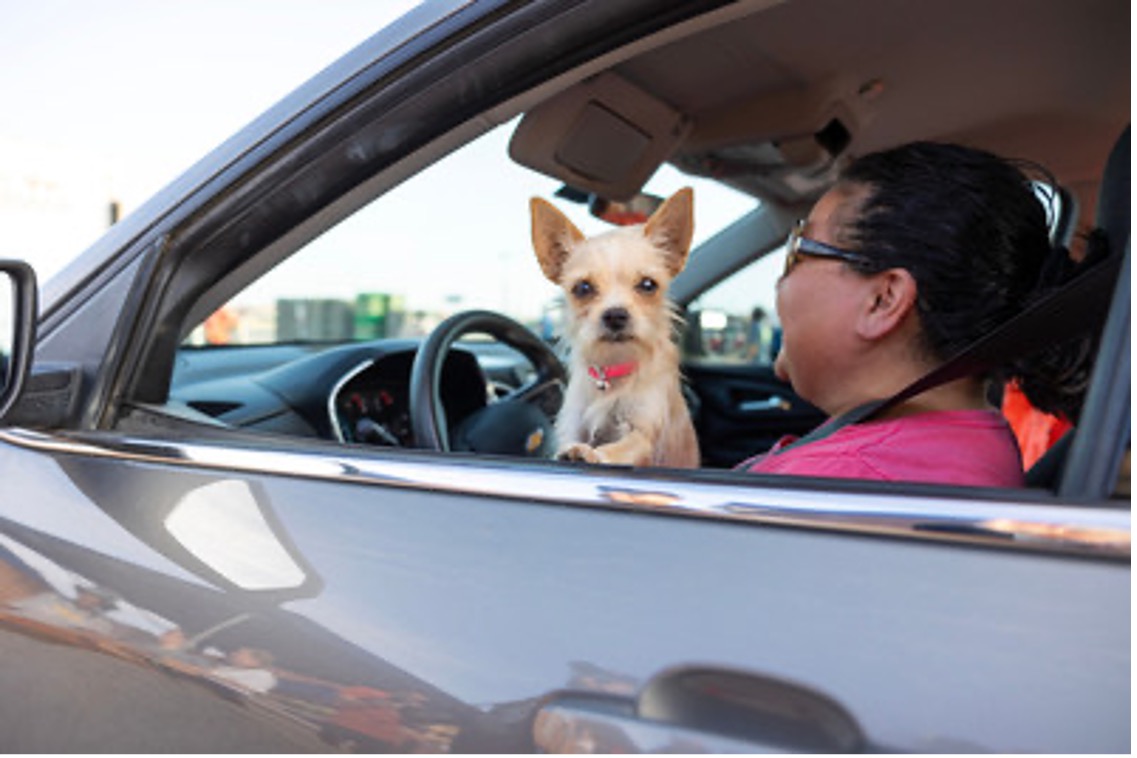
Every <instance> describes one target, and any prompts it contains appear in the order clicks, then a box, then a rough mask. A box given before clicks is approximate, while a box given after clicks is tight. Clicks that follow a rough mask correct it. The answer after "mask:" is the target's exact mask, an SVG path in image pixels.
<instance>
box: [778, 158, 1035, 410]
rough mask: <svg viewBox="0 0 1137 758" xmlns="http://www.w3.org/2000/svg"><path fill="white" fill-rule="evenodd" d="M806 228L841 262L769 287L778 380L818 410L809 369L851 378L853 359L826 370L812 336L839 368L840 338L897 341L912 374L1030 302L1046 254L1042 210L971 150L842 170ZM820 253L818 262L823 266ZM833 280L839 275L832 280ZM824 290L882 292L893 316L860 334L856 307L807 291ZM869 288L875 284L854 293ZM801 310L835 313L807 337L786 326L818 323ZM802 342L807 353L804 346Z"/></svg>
mask: <svg viewBox="0 0 1137 758" xmlns="http://www.w3.org/2000/svg"><path fill="white" fill-rule="evenodd" d="M804 231H805V233H806V234H807V235H808V237H810V238H811V239H814V240H816V241H821V242H825V243H827V244H829V245H831V246H833V247H836V248H839V249H840V250H841V251H844V252H846V253H849V254H851V255H850V256H847V257H846V258H845V259H844V260H842V259H841V258H838V257H835V256H833V257H829V259H828V260H827V261H825V263H824V264H813V265H811V273H810V274H808V275H803V276H801V278H800V280H799V281H793V284H792V286H791V284H790V283H791V281H792V280H793V279H794V277H790V276H787V277H785V280H786V281H784V282H783V284H782V285H780V288H779V298H780V301H782V300H784V301H786V302H785V304H784V305H785V307H786V309H787V310H788V311H790V312H789V313H786V314H785V317H784V318H783V324H784V325H785V328H786V344H787V348H788V354H787V355H786V356H782V358H781V360H780V363H781V364H782V365H781V366H780V370H781V373H782V374H783V376H788V377H789V378H791V379H792V380H793V381H794V384H795V387H797V388H798V390H799V392H802V390H803V389H804V390H805V392H802V394H803V396H805V397H807V398H808V399H811V400H813V401H814V402H817V403H818V404H819V405H821V406H822V407H823V408H825V405H823V404H821V403H820V402H818V401H819V399H824V398H823V396H822V395H823V393H821V392H818V395H819V397H816V398H810V397H809V394H808V393H809V392H813V391H817V390H815V388H814V386H812V385H811V383H812V384H816V383H818V382H821V383H824V380H823V379H819V374H817V370H818V369H819V368H824V369H826V370H829V371H831V372H832V371H833V370H834V369H839V370H845V371H849V370H850V369H849V367H855V366H856V365H857V364H856V356H855V355H853V358H852V359H850V360H848V361H844V364H843V365H830V366H827V367H826V366H824V365H823V363H824V361H822V360H821V358H820V357H819V356H818V355H815V354H813V353H816V350H812V348H813V347H814V346H815V345H816V342H815V340H816V339H820V340H821V342H823V343H824V342H826V341H827V342H828V343H829V344H828V345H823V346H822V347H823V349H825V350H829V351H830V353H831V354H832V355H836V356H837V364H841V363H842V360H841V358H842V356H841V355H840V353H839V351H840V350H841V349H843V348H845V347H847V346H848V345H849V343H850V341H852V342H853V343H856V342H857V341H858V340H860V341H861V342H863V343H864V344H866V345H867V344H869V343H871V342H872V341H873V340H874V339H876V337H877V336H881V337H884V338H887V339H888V340H890V341H891V342H892V343H894V344H895V343H898V342H902V343H903V344H906V345H907V347H908V349H909V351H910V354H911V356H912V357H913V361H912V366H913V367H918V366H919V364H920V363H923V364H924V365H925V367H930V366H934V365H936V364H938V363H940V362H942V361H944V360H946V359H948V358H950V357H951V356H952V355H954V354H955V353H957V352H958V351H960V350H961V349H963V348H964V347H966V346H967V345H969V344H970V343H972V342H974V341H975V340H976V339H978V338H979V337H981V336H982V335H984V334H987V333H988V332H990V331H991V330H992V329H994V328H995V327H996V326H997V325H999V324H1000V323H1002V322H1004V321H1006V320H1007V319H1008V318H1010V317H1011V316H1012V315H1014V314H1015V313H1017V312H1018V311H1020V310H1021V309H1022V308H1023V307H1024V305H1025V304H1027V302H1028V301H1029V299H1030V298H1031V297H1032V295H1033V294H1034V293H1035V291H1036V288H1037V287H1038V284H1039V278H1040V273H1041V271H1042V268H1043V266H1044V264H1045V263H1046V261H1047V258H1048V257H1049V256H1050V255H1051V252H1052V246H1051V243H1050V238H1049V229H1048V225H1047V220H1046V211H1045V209H1044V208H1043V206H1042V203H1040V202H1039V199H1038V197H1037V195H1036V193H1035V190H1034V187H1033V185H1032V183H1031V181H1030V179H1029V178H1028V177H1027V176H1025V175H1024V173H1023V172H1022V171H1021V170H1020V169H1019V168H1018V167H1016V166H1015V165H1014V164H1012V163H1011V162H1009V161H1007V160H1004V159H1002V158H1000V157H998V156H995V155H993V154H991V153H987V152H983V151H980V150H974V149H971V148H966V147H962V146H958V145H948V144H937V143H926V142H920V143H912V144H908V145H904V146H901V147H898V148H894V149H891V150H887V151H883V152H879V153H874V154H870V155H866V156H864V157H862V158H860V159H858V160H856V161H855V162H853V163H852V164H850V165H849V166H848V167H847V168H846V169H845V171H844V172H842V174H841V177H840V179H839V181H838V183H837V185H836V186H835V187H834V188H833V189H832V190H830V191H829V192H828V193H826V195H825V196H824V197H822V199H821V200H819V201H818V203H817V205H816V206H815V207H814V209H813V211H812V212H811V213H810V217H809V220H808V222H807V225H806V228H805V230H804ZM802 250H803V251H804V252H805V256H804V257H803V258H802V260H807V259H808V255H809V248H808V247H805V246H803V247H802ZM821 253H822V255H820V256H818V257H824V251H821ZM795 276H798V275H795ZM834 276H841V277H844V278H843V279H842V280H841V281H840V282H839V283H837V280H833V279H832V277H834ZM807 277H808V279H809V281H806V278H807ZM827 277H828V280H827ZM850 277H852V278H850ZM827 281H828V283H829V284H834V285H835V287H836V290H839V291H840V293H842V294H845V293H848V292H849V291H850V287H853V288H856V287H857V286H859V285H858V282H860V283H861V285H860V286H862V289H861V291H857V292H855V294H856V295H857V296H860V297H862V298H864V297H865V296H866V294H867V296H868V297H870V298H878V297H879V295H880V294H881V293H883V294H884V302H885V303H886V304H888V302H889V298H896V301H895V303H894V304H895V305H897V306H898V310H896V311H895V312H892V313H893V315H894V316H895V318H894V319H893V320H891V321H879V320H878V321H877V322H874V323H875V327H874V328H876V329H877V332H875V333H870V332H866V331H865V330H864V328H863V324H862V323H861V322H858V321H857V320H856V319H858V318H861V317H862V316H865V315H866V314H867V313H868V311H866V310H865V308H864V306H863V304H862V306H860V310H857V309H855V308H853V309H844V310H842V303H841V302H840V300H839V299H837V298H838V296H837V295H836V294H834V292H820V291H816V290H817V289H819V288H821V287H824V286H826V283H827ZM838 284H839V286H837V285H838ZM868 284H871V285H873V287H872V288H869V289H864V285H868ZM886 285H889V286H887V287H885V286H886ZM881 287H885V288H884V289H882V288H881ZM806 289H815V291H814V292H812V293H806V292H804V290H806ZM795 301H796V302H795ZM807 302H808V303H809V307H812V308H822V309H831V308H832V309H835V312H834V313H832V314H830V316H831V317H830V318H829V319H828V325H827V326H822V325H819V324H816V323H815V324H814V325H813V329H812V330H811V332H810V335H811V338H810V340H807V339H806V329H804V328H801V329H797V328H795V327H797V326H800V324H794V325H791V324H789V323H787V322H788V321H789V320H790V319H791V318H792V319H793V320H795V321H800V320H804V321H805V322H806V325H807V326H808V324H809V322H810V321H816V320H817V319H818V318H819V314H817V313H815V312H811V311H809V308H808V307H807V305H806V303H807ZM884 313H885V315H887V312H884ZM858 314H860V315H858ZM820 315H822V316H823V315H824V313H822V314H820ZM854 327H857V328H854ZM791 331H795V332H796V334H791ZM870 331H871V330H870ZM861 338H864V339H861ZM811 341H812V342H814V344H813V345H810V347H809V349H807V348H806V347H805V346H804V345H803V343H807V342H811ZM794 342H796V344H793V343H794ZM811 350H812V353H811ZM833 351H837V352H833ZM861 354H867V353H865V352H864V351H862V353H861ZM899 354H900V353H896V351H893V353H892V355H894V356H895V355H899ZM850 355H852V353H850ZM886 355H887V354H886ZM845 357H848V356H845ZM878 373H879V370H878ZM830 384H832V382H830ZM799 385H800V386H799ZM820 389H821V390H824V389H826V388H825V387H821V388H820ZM830 389H832V387H830ZM876 389H877V388H874V390H876ZM896 389H899V387H897V388H896ZM826 410H830V409H829V408H826Z"/></svg>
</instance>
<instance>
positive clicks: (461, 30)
mask: <svg viewBox="0 0 1137 758" xmlns="http://www.w3.org/2000/svg"><path fill="white" fill-rule="evenodd" d="M693 5H696V4H683V3H671V4H659V3H596V4H576V3H538V4H524V5H517V6H514V5H512V4H502V5H500V6H498V5H497V4H487V5H486V6H479V7H474V8H464V9H455V8H452V7H446V8H443V9H437V8H436V10H438V12H437V13H434V15H426V16H423V17H422V18H421V19H420V21H421V23H420V25H418V26H416V27H414V29H413V33H412V32H410V31H406V30H404V32H403V34H402V36H391V35H393V34H394V33H393V32H392V33H390V34H389V35H387V36H384V35H380V36H378V37H376V38H375V39H374V40H372V41H371V42H370V43H368V44H366V45H365V46H363V47H362V48H361V49H360V50H357V51H356V52H354V53H353V54H352V55H351V56H349V59H348V60H347V61H346V62H344V63H343V64H341V66H340V67H338V68H333V69H330V70H329V71H328V72H325V74H323V75H321V77H320V78H318V79H317V80H315V81H314V83H312V84H310V85H308V86H307V87H306V88H304V89H302V90H301V91H299V93H298V94H297V95H296V96H294V98H293V99H291V100H289V101H286V103H285V104H284V105H282V106H281V107H279V108H278V109H277V110H276V111H275V116H274V117H273V118H268V119H267V123H261V124H260V125H259V126H257V125H254V126H253V127H250V130H249V131H247V132H246V133H244V135H243V137H240V138H238V139H237V140H236V141H235V142H234V143H231V144H230V145H229V146H228V147H227V148H225V149H223V150H222V151H221V152H219V153H218V154H216V155H215V156H213V157H212V158H211V159H208V160H207V161H206V162H205V163H203V164H201V165H199V166H198V167H197V168H195V169H194V170H193V172H191V175H190V176H189V177H188V178H187V179H184V180H182V181H181V182H180V183H178V184H176V185H175V186H173V187H172V188H171V189H170V190H168V191H167V194H166V195H164V196H162V197H161V198H160V199H159V200H158V201H155V203H154V204H153V205H152V206H151V207H150V209H149V211H148V213H149V214H150V215H146V214H143V216H140V217H139V218H138V219H137V220H136V221H134V222H131V223H132V224H134V226H126V227H123V229H120V230H118V231H116V232H115V234H114V235H113V236H112V237H111V238H109V239H108V240H107V241H104V242H103V243H100V245H99V246H97V247H96V248H94V249H93V250H92V251H91V252H90V253H88V255H87V258H86V260H85V262H83V263H82V266H81V267H80V268H78V269H73V270H72V272H70V273H68V274H65V276H64V277H63V278H62V279H61V280H60V281H59V282H58V283H56V284H53V285H52V286H51V287H49V288H48V294H49V296H50V297H49V298H48V303H47V308H46V309H45V314H44V318H43V319H42V321H41V336H40V342H39V344H38V346H37V347H38V356H37V360H38V361H39V362H40V368H39V373H38V374H36V375H34V376H33V377H32V379H31V382H30V386H29V391H28V394H27V395H26V396H25V399H24V401H23V402H22V403H21V406H20V407H17V408H16V409H15V411H14V413H13V414H12V415H10V416H9V417H7V418H6V419H5V422H4V427H3V428H2V429H0V482H3V483H4V484H3V487H4V489H3V494H4V496H3V498H2V499H0V570H2V571H3V572H4V574H3V576H4V577H5V578H4V581H3V582H2V584H0V586H2V587H3V591H4V597H3V611H2V615H0V640H2V644H3V646H4V649H5V660H6V661H10V662H11V666H10V667H9V668H8V669H7V670H9V671H10V672H12V674H11V675H9V676H6V677H5V678H4V681H3V682H2V683H0V702H2V705H3V707H0V734H2V735H3V737H0V741H2V742H3V744H4V745H5V747H9V748H11V749H13V750H26V751H32V750H49V751H59V752H63V751H72V750H79V749H86V750H117V751H126V752H129V751H148V750H159V749H161V750H170V749H177V750H181V751H185V752H197V751H252V750H265V751H269V750H272V751H280V752H284V751H287V752H301V751H308V750H314V751H327V750H329V749H345V750H367V751H380V750H385V751H402V752H411V751H457V752H464V751H470V752H472V751H487V752H510V751H536V750H546V751H571V750H578V751H588V750H590V751H597V752H621V751H624V750H639V751H660V752H661V751H669V750H682V751H685V752H694V751H698V750H711V751H741V752H762V751H792V750H803V751H815V752H838V751H845V750H871V751H892V750H898V751H906V752H907V751H931V752H964V751H979V750H992V751H1000V752H1011V751H1016V752H1017V751H1036V750H1037V751H1045V752H1062V751H1077V752H1098V751H1101V752H1119V751H1122V750H1124V749H1125V746H1126V745H1128V743H1129V738H1130V734H1129V718H1130V716H1129V714H1130V707H1131V702H1130V683H1129V668H1130V658H1129V649H1130V627H1129V617H1130V571H1129V546H1130V543H1129V535H1130V519H1129V511H1128V508H1127V507H1126V503H1125V497H1127V495H1125V494H1124V493H1115V491H1114V481H1115V478H1116V477H1115V474H1116V472H1115V471H1103V472H1099V473H1098V474H1095V475H1093V476H1089V477H1087V478H1086V479H1085V481H1084V482H1083V483H1082V484H1081V485H1079V487H1078V489H1077V490H1076V491H1074V492H1070V493H1066V494H1063V495H1061V496H1059V495H1057V494H1055V493H1053V492H1050V491H1043V490H1037V491H1030V490H1024V491H1021V492H1019V491H1013V492H1012V491H1001V490H999V491H997V490H965V491H961V490H959V489H953V488H942V487H935V486H912V485H897V484H891V485H889V484H879V483H876V484H873V483H859V482H833V481H811V480H791V481H787V480H778V479H773V478H768V477H758V476H753V477H746V476H741V475H739V474H733V473H730V472H718V471H711V470H708V471H699V472H683V471H674V470H639V469H627V468H619V467H613V468H591V467H582V466H575V465H570V464H564V463H558V462H553V461H542V460H519V459H516V458H508V457H504V456H475V455H461V454H453V453H451V454H447V453H442V452H437V451H429V450H414V449H405V448H396V447H375V448H366V447H361V446H350V445H342V444H336V443H334V442H331V441H329V440H326V439H317V438H314V437H308V436H303V435H299V434H288V435H281V434H266V433H262V432H253V431H249V430H246V429H237V428H232V427H229V426H225V425H222V424H218V423H216V421H215V420H212V421H211V420H210V414H208V413H206V412H205V411H203V410H201V409H200V408H196V409H186V408H184V407H181V405H180V404H179V403H176V402H173V401H172V399H171V393H170V388H171V385H172V384H174V378H175V376H177V371H178V368H179V365H180V364H179V361H180V360H181V358H182V356H181V355H180V352H179V347H180V346H181V345H182V344H183V343H184V340H185V338H186V337H187V336H188V335H189V334H190V333H191V331H192V329H193V328H194V327H195V326H196V325H197V324H200V323H202V322H204V320H205V319H206V318H208V317H209V315H210V314H211V313H212V312H214V310H215V308H217V307H218V306H220V305H221V304H223V303H225V302H227V301H228V299H229V297H230V296H232V295H233V294H235V293H237V292H239V291H242V290H243V289H246V288H247V287H249V286H250V285H253V284H254V283H255V282H256V281H258V280H259V278H260V277H261V275H262V274H264V272H266V271H268V270H269V269H271V268H272V267H273V266H274V265H275V264H276V263H278V262H279V261H280V260H282V259H284V258H285V257H286V256H287V255H288V254H290V253H292V252H294V251H295V250H297V249H299V248H300V247H303V246H304V245H305V244H306V243H307V242H308V241H310V240H311V239H312V238H313V237H314V236H315V234H316V231H317V229H318V230H319V231H323V230H324V229H325V228H327V227H329V226H332V225H334V224H335V223H336V222H339V221H341V220H342V219H345V218H348V217H350V215H351V214H352V213H353V212H354V211H356V210H357V209H358V208H359V207H361V206H362V205H364V204H365V203H367V202H371V201H372V200H374V202H377V203H381V202H383V200H384V199H385V197H384V196H383V193H384V192H385V191H387V190H388V189H389V188H391V187H394V186H395V185H397V184H398V183H399V182H401V181H402V180H403V179H404V178H405V177H406V176H407V175H409V174H413V173H415V172H416V171H418V170H421V169H423V168H424V167H425V166H427V165H430V164H432V163H434V162H435V161H438V160H441V158H442V156H444V155H446V154H447V153H449V152H451V151H454V150H458V149H459V148H460V147H461V146H462V145H464V144H466V143H467V142H468V141H469V139H470V138H471V137H472V136H473V135H474V134H477V133H480V132H482V131H484V130H485V129H486V128H487V127H488V126H489V123H487V122H488V121H493V120H494V119H498V118H500V119H504V118H505V116H506V115H507V112H508V115H513V113H512V111H511V110H510V108H517V107H520V105H518V104H513V105H511V106H509V107H507V106H506V105H503V103H507V102H508V100H509V98H510V97H512V96H520V95H521V94H524V93H529V91H530V89H531V88H532V87H533V86H534V85H535V84H537V83H538V82H540V81H545V80H547V79H549V78H551V77H553V76H555V75H558V74H563V73H564V72H565V71H566V70H568V69H570V68H571V67H572V66H574V65H578V64H581V63H582V62H583V58H584V56H585V53H583V52H581V51H582V50H585V49H586V47H585V43H586V42H587V43H588V45H589V46H591V47H587V50H589V53H588V54H589V55H593V54H599V53H600V52H607V51H612V50H616V49H619V48H620V46H621V45H624V44H626V43H628V42H629V40H631V41H637V42H638V41H641V40H644V39H650V38H651V35H652V34H654V33H657V32H660V31H661V30H665V29H666V27H667V26H668V25H670V24H672V23H681V22H684V21H687V20H690V19H691V17H693V16H695V15H697V13H698V12H701V11H705V10H714V9H713V8H712V7H711V6H712V5H713V4H707V5H706V6H704V7H702V8H698V9H696V8H693V7H692V6H693ZM428 10H430V9H428ZM491 85H492V86H491ZM531 96H532V97H537V95H531ZM495 108H501V109H502V110H501V111H500V112H498V111H495V110H494V109H495ZM492 181H493V178H492V177H491V178H490V179H489V180H488V183H487V186H489V185H490V184H492ZM487 192H488V191H487ZM487 197H490V196H489V195H487ZM388 199H389V198H388ZM490 199H491V201H492V197H491V198H490ZM444 221H445V219H442V220H441V221H439V222H438V223H443V222H444ZM394 255H395V256H396V262H397V265H403V266H411V265H413V263H414V260H413V257H411V256H407V255H405V254H400V253H399V251H397V250H396V251H395V252H394ZM486 265H490V264H486ZM1119 302H1120V301H1119ZM1124 306H1125V308H1126V310H1125V312H1124V313H1122V312H1121V310H1120V308H1121V306H1120V305H1119V306H1118V308H1119V315H1116V316H1115V317H1114V322H1113V323H1114V324H1115V325H1116V330H1117V331H1118V334H1116V335H1113V336H1111V337H1110V340H1112V341H1113V342H1115V343H1116V345H1117V346H1121V345H1123V344H1125V343H1126V342H1127V340H1128V312H1127V307H1128V291H1127V290H1126V292H1125V302H1124ZM219 354H220V355H224V354H225V353H224V352H221V353H219ZM229 355H231V356H237V355H239V352H237V351H231V352H230V353H229ZM261 359H264V356H260V357H258V360H261ZM286 359H287V358H286V357H281V356H280V355H279V354H278V355H277V357H271V358H269V359H267V360H269V362H270V363H271V362H272V361H276V360H286ZM217 362H218V364H221V365H225V364H226V363H227V362H226V361H225V360H224V359H219V360H218V361H217ZM229 368H232V364H231V363H230V364H229ZM1127 372H1128V368H1127V364H1124V365H1123V363H1122V362H1121V361H1118V362H1117V363H1116V364H1114V363H1111V364H1109V365H1107V366H1103V367H1102V368H1101V369H1100V371H1099V376H1102V377H1104V378H1103V379H1102V381H1106V380H1107V379H1108V380H1112V382H1113V383H1114V384H1116V383H1118V382H1122V383H1127V382H1128V374H1127ZM715 381H718V382H720V383H722V381H723V380H722V378H721V375H720V376H719V377H718V378H716V379H715ZM742 387H743V391H744V392H749V391H751V389H752V388H753V387H754V384H753V383H752V382H749V381H744V382H742ZM759 395H760V396H759V397H758V398H756V399H757V400H758V401H762V400H763V399H764V398H763V396H764V395H765V388H762V391H761V392H760V393H759ZM744 399H746V400H750V399H751V398H748V397H747V398H744ZM737 421H738V419H729V418H728V420H727V423H728V424H736V423H737ZM1090 423H1091V424H1092V423H1093V422H1092V421H1091V422H1090ZM1090 428H1091V433H1090V434H1089V436H1088V437H1085V438H1086V439H1089V440H1090V442H1089V443H1087V444H1091V445H1093V446H1094V447H1093V449H1092V450H1090V451H1089V452H1096V453H1100V454H1101V456H1115V455H1116V454H1117V453H1118V451H1119V450H1120V449H1122V448H1124V446H1125V445H1126V442H1127V435H1126V439H1121V435H1120V434H1112V435H1107V434H1104V433H1103V434H1102V435H1101V436H1100V437H1095V436H1094V435H1093V433H1092V432H1093V429H1094V427H1090ZM747 441H750V440H747Z"/></svg>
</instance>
